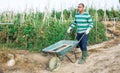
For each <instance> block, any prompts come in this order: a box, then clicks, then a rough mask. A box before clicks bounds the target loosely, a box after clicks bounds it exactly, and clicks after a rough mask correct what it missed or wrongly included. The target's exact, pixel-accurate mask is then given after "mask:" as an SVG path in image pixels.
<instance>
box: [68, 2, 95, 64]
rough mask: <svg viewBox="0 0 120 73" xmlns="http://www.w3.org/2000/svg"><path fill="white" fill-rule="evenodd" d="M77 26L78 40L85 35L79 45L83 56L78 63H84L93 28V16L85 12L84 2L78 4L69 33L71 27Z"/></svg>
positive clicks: (69, 29)
mask: <svg viewBox="0 0 120 73" xmlns="http://www.w3.org/2000/svg"><path fill="white" fill-rule="evenodd" d="M75 26H77V40H78V41H79V39H80V38H81V37H82V35H84V34H85V35H84V37H83V38H82V40H81V41H80V42H79V44H78V46H79V47H80V48H81V51H82V57H81V59H80V60H79V62H78V64H84V63H85V62H86V57H87V56H88V52H87V41H88V35H89V32H90V30H91V29H92V28H93V21H92V18H91V16H90V15H89V14H88V13H87V12H84V4H83V3H80V4H79V5H78V12H77V13H76V15H75V20H74V22H73V23H72V24H71V26H70V27H69V28H68V30H67V33H70V31H71V29H73V28H74V27H75Z"/></svg>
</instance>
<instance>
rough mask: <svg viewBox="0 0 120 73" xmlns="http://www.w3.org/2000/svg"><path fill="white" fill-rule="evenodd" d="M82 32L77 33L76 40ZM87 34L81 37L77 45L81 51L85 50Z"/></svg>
mask: <svg viewBox="0 0 120 73" xmlns="http://www.w3.org/2000/svg"><path fill="white" fill-rule="evenodd" d="M83 34H84V33H77V40H78V41H79V39H80V38H81V37H82V35H83ZM88 36H89V35H88V34H87V35H86V34H85V35H84V37H83V38H82V40H81V41H80V42H79V44H78V47H80V48H81V51H87V41H88Z"/></svg>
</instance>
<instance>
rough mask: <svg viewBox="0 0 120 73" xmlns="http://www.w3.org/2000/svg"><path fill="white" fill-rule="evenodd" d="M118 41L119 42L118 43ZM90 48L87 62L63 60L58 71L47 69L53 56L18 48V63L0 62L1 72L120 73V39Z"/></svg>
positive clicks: (15, 52)
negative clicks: (9, 65)
mask: <svg viewBox="0 0 120 73" xmlns="http://www.w3.org/2000/svg"><path fill="white" fill-rule="evenodd" d="M116 42H117V43H116ZM88 48H89V57H88V58H87V62H86V64H83V65H81V64H80V65H79V64H74V63H70V62H69V61H68V60H67V59H65V60H63V62H62V65H61V68H60V69H59V70H58V71H57V72H50V71H49V70H47V63H48V62H49V59H50V58H51V57H48V56H42V55H41V54H40V53H30V52H28V51H24V50H16V51H14V52H12V53H14V54H15V55H16V65H15V66H13V67H7V66H6V65H5V63H2V64H0V71H1V72H0V73H2V71H3V72H4V73H119V72H120V41H119V39H115V40H112V41H109V42H105V43H104V44H103V43H102V44H99V47H98V46H97V45H96V48H95V47H91V46H90V47H88ZM79 56H81V55H79Z"/></svg>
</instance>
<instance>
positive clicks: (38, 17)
mask: <svg viewBox="0 0 120 73" xmlns="http://www.w3.org/2000/svg"><path fill="white" fill-rule="evenodd" d="M89 10H90V11H89V12H90V14H91V16H92V18H93V21H94V28H93V29H92V30H91V32H90V37H89V41H88V43H89V46H88V50H89V57H88V58H87V62H86V64H83V65H78V64H74V63H70V62H69V61H68V60H67V59H66V58H65V59H64V60H63V63H62V65H61V68H60V69H59V70H58V71H56V72H50V71H49V69H48V62H49V60H50V58H51V57H52V56H51V55H45V54H44V53H43V52H41V50H42V49H43V48H45V47H47V46H49V45H51V44H53V43H55V42H58V41H60V40H62V39H64V36H65V34H66V31H67V29H68V27H69V25H70V24H71V23H72V22H73V20H74V15H75V13H76V10H75V9H74V10H64V11H63V14H64V17H63V16H61V15H62V12H55V11H53V12H52V14H50V15H49V16H46V14H44V13H41V12H39V11H38V12H36V13H34V12H32V11H31V12H30V13H26V12H24V13H13V12H11V13H10V12H4V13H1V14H0V22H1V24H0V37H1V38H0V73H119V71H120V67H119V66H120V61H119V59H120V54H119V53H120V49H119V47H120V22H119V16H120V13H119V11H114V10H112V11H109V10H107V11H106V12H107V16H106V17H109V18H115V17H118V19H116V22H117V24H116V25H115V26H114V25H113V23H112V21H111V22H109V21H108V22H102V21H103V20H104V17H103V16H104V11H103V10H102V9H99V10H98V11H96V10H95V9H92V8H91V9H89ZM71 12H72V14H71ZM95 12H97V13H98V14H96V13H95ZM9 23H12V24H9ZM109 23H110V24H109ZM106 27H107V28H106ZM114 27H115V29H114ZM75 31H76V30H75V29H74V30H73V32H72V33H70V34H69V35H68V37H67V39H70V40H76V38H75V36H76V34H75ZM106 32H107V33H106ZM9 54H12V55H13V56H14V59H15V65H14V66H12V67H8V66H7V62H8V61H9V60H10V58H11V57H9ZM68 55H69V56H71V57H73V56H72V53H68ZM78 57H81V52H79V53H78ZM73 59H74V58H73ZM71 69H72V70H71Z"/></svg>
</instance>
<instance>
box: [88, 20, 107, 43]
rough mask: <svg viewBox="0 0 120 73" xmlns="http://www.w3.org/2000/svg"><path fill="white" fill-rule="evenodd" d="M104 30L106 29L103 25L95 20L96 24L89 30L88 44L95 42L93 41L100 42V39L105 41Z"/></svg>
mask: <svg viewBox="0 0 120 73" xmlns="http://www.w3.org/2000/svg"><path fill="white" fill-rule="evenodd" d="M94 23H95V22H94ZM101 28H102V29H101ZM105 31H106V29H105V26H104V24H102V23H101V22H97V24H94V28H93V29H92V30H91V32H90V35H89V40H88V42H89V44H95V43H100V42H102V41H106V40H107V36H106V33H105ZM93 41H94V42H93Z"/></svg>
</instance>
